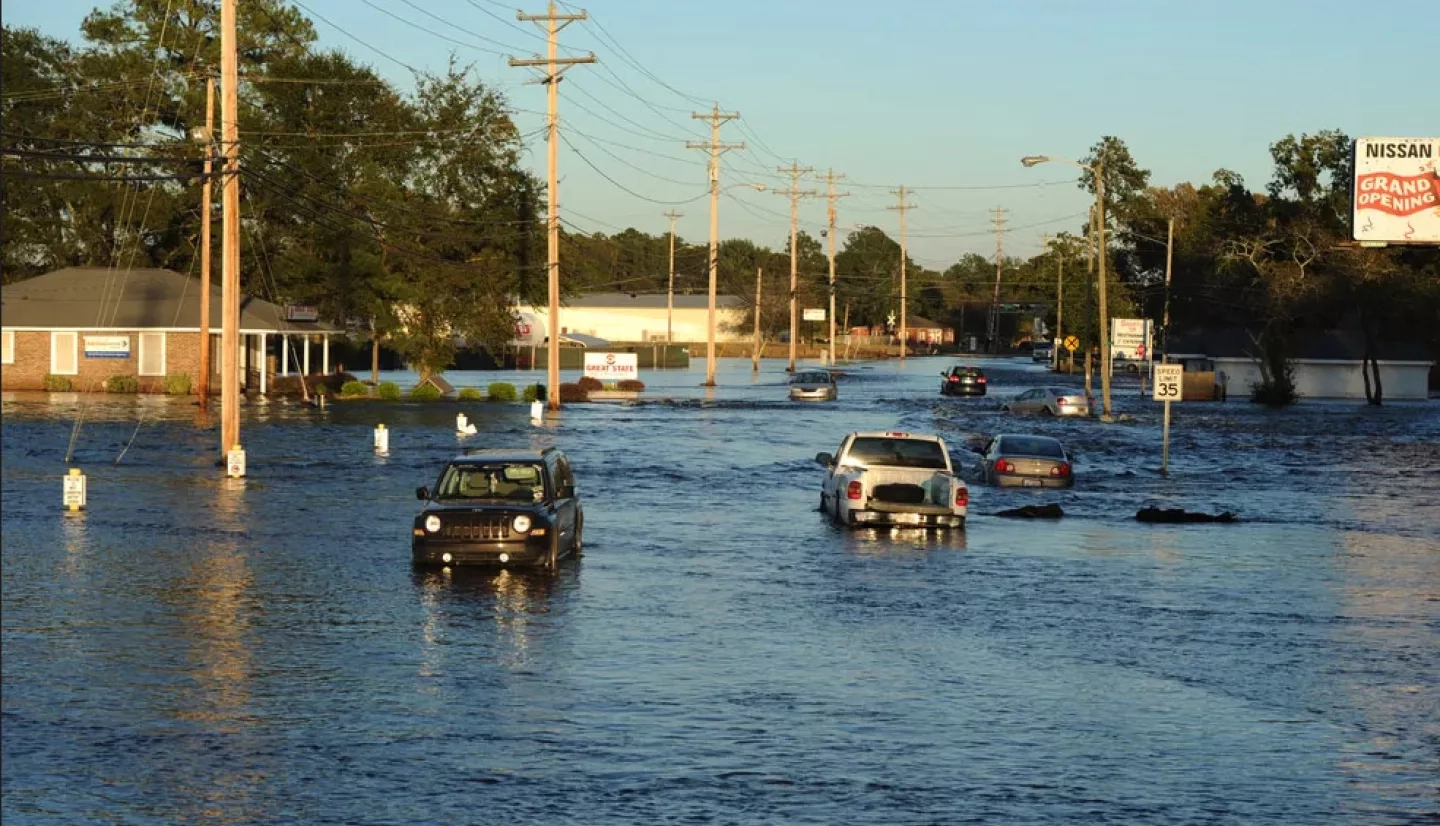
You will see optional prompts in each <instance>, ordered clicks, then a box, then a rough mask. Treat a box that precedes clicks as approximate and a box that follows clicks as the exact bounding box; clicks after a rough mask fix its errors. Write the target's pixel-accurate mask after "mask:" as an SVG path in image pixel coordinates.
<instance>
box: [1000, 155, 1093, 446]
mask: <svg viewBox="0 0 1440 826" xmlns="http://www.w3.org/2000/svg"><path fill="white" fill-rule="evenodd" d="M1051 162H1055V163H1068V164H1070V165H1071V166H1078V167H1080V168H1081V169H1088V170H1090V173H1091V174H1092V175H1094V176H1095V210H1096V213H1095V214H1096V215H1097V216H1098V217H1097V220H1096V222H1095V223H1096V233H1097V236H1098V237H1097V238H1096V245H1097V246H1098V247H1099V253H1100V395H1101V403H1102V407H1101V411H1102V412H1101V415H1100V421H1102V422H1108V421H1111V418H1110V305H1109V303H1108V302H1107V301H1106V300H1105V282H1106V280H1107V279H1106V276H1105V176H1104V174H1103V173H1104V171H1105V169H1104V165H1103V164H1102V163H1101V162H1100V161H1098V160H1097V161H1096V162H1095V163H1094V164H1093V165H1092V164H1083V163H1080V162H1079V161H1072V160H1070V159H1069V158H1061V157H1057V156H1054V155H1026V156H1025V157H1023V158H1021V159H1020V163H1021V165H1023V166H1025V167H1032V166H1038V165H1040V164H1042V163H1051Z"/></svg>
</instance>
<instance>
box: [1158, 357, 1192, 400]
mask: <svg viewBox="0 0 1440 826" xmlns="http://www.w3.org/2000/svg"><path fill="white" fill-rule="evenodd" d="M1184 381H1185V365H1183V364H1157V365H1155V388H1154V394H1153V395H1152V396H1151V398H1153V399H1154V400H1155V401H1157V402H1178V401H1180V400H1181V397H1182V396H1183V395H1184V392H1183V391H1184Z"/></svg>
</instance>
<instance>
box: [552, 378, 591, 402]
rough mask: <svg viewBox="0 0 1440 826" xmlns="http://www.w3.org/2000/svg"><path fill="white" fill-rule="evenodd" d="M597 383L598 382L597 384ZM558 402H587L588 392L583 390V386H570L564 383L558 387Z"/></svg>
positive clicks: (588, 399)
mask: <svg viewBox="0 0 1440 826" xmlns="http://www.w3.org/2000/svg"><path fill="white" fill-rule="evenodd" d="M597 383H598V382H597ZM560 401H561V402H562V403H563V402H588V401H590V391H588V390H586V389H585V385H583V384H571V383H570V382H565V383H563V384H561V385H560Z"/></svg>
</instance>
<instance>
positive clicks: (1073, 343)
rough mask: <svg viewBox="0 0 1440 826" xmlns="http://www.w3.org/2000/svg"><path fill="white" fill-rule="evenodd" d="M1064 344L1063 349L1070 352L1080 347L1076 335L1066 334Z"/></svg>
mask: <svg viewBox="0 0 1440 826" xmlns="http://www.w3.org/2000/svg"><path fill="white" fill-rule="evenodd" d="M1064 344H1065V349H1066V350H1069V351H1070V352H1072V353H1073V352H1075V351H1076V350H1079V349H1080V339H1079V337H1077V336H1066V337H1065V342H1064Z"/></svg>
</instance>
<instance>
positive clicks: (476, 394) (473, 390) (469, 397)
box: [458, 387, 481, 402]
mask: <svg viewBox="0 0 1440 826" xmlns="http://www.w3.org/2000/svg"><path fill="white" fill-rule="evenodd" d="M458 398H459V399H460V401H462V402H473V401H479V400H480V399H481V395H480V388H478V387H462V388H460V394H459V396H458Z"/></svg>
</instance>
